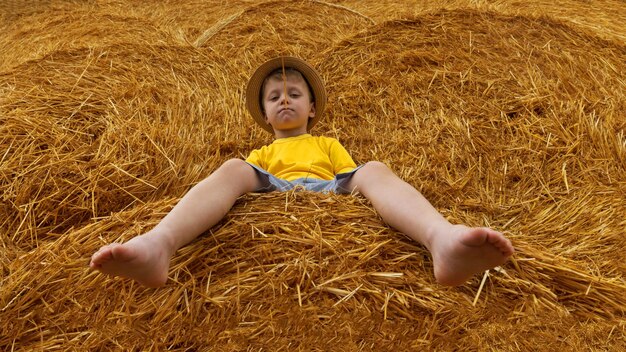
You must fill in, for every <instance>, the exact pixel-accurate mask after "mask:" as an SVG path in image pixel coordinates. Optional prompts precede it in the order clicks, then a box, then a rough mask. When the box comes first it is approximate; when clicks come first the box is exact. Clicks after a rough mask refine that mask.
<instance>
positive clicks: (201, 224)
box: [90, 57, 514, 287]
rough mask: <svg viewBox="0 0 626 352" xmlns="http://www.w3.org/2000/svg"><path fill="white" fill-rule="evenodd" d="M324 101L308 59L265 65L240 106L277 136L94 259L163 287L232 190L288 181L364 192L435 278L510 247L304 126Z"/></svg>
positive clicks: (490, 263) (457, 279) (449, 277)
mask: <svg viewBox="0 0 626 352" xmlns="http://www.w3.org/2000/svg"><path fill="white" fill-rule="evenodd" d="M325 104H326V92H325V89H324V85H323V82H322V80H321V78H320V76H319V75H318V74H317V72H316V71H315V70H314V69H313V68H312V67H311V66H309V65H308V64H307V63H305V62H304V61H302V60H300V59H297V58H293V57H279V58H275V59H273V60H270V61H268V62H266V63H264V64H263V65H261V66H260V67H259V68H258V69H257V70H256V71H255V73H254V74H253V75H252V77H251V78H250V81H249V82H248V87H247V91H246V105H247V107H248V110H249V111H250V114H251V115H252V117H253V118H254V119H255V120H256V122H257V123H259V124H260V125H261V127H263V128H264V129H265V130H267V131H268V132H271V133H274V135H275V137H276V139H275V141H274V142H273V143H272V144H270V145H269V146H265V147H263V148H261V149H257V150H254V151H252V153H251V154H250V156H249V157H248V159H246V161H243V160H240V159H231V160H228V161H226V162H225V163H224V164H223V165H222V166H220V167H219V168H218V169H217V170H216V171H215V172H214V173H213V174H211V175H210V176H209V177H207V178H206V179H204V180H203V181H201V182H200V183H198V184H197V185H195V186H194V187H193V188H192V189H191V190H189V192H188V193H187V194H186V195H185V196H184V197H183V198H182V199H181V200H180V202H179V203H178V204H177V205H176V206H175V207H174V208H173V209H172V211H171V212H170V213H169V214H167V215H166V216H165V217H164V218H163V220H161V222H160V223H159V224H158V225H157V226H156V227H155V228H154V229H152V230H150V231H149V232H147V233H146V234H143V235H141V236H137V237H135V238H133V239H131V240H129V241H128V242H126V243H124V244H110V245H107V246H104V247H102V248H101V249H100V250H99V251H97V252H96V253H95V254H94V255H93V256H92V258H91V263H90V267H91V268H94V269H97V270H100V271H101V272H103V273H106V274H109V275H115V276H123V277H127V278H131V279H134V280H136V281H138V282H139V283H141V284H143V285H145V286H148V287H158V286H161V285H163V284H165V282H166V280H167V273H168V269H169V263H170V258H171V257H172V256H173V255H174V253H175V252H176V250H178V248H180V247H182V246H183V245H185V244H187V243H189V242H191V241H192V240H193V239H195V238H196V237H197V236H199V235H200V234H201V233H203V232H204V231H206V230H207V229H209V228H211V227H212V226H213V225H215V224H216V223H217V222H218V221H220V220H221V219H222V217H224V215H226V213H227V212H228V211H229V210H230V208H231V207H232V206H233V204H234V203H235V201H236V200H237V198H238V197H240V196H241V195H243V194H246V193H248V192H254V191H256V192H259V191H272V190H279V191H284V190H288V189H292V188H294V187H303V188H305V189H308V190H312V191H321V192H329V191H332V192H337V193H350V192H352V191H358V192H360V193H361V194H363V195H364V196H365V197H366V198H367V199H369V201H370V202H371V203H372V204H373V206H374V208H375V209H376V211H377V212H378V213H379V214H380V216H381V217H382V218H383V220H384V221H385V222H386V223H387V224H388V225H390V226H391V227H393V228H395V229H396V230H398V231H401V232H403V233H404V234H406V235H408V236H409V237H411V238H412V239H414V240H416V241H418V242H419V243H421V244H422V245H424V246H425V247H426V248H427V249H428V250H429V251H430V253H431V255H432V257H433V264H434V275H435V278H436V280H437V281H438V282H439V283H440V284H443V285H450V286H455V285H461V284H463V283H464V282H465V281H466V280H467V279H469V278H470V277H471V276H473V275H474V274H476V273H480V272H483V271H484V270H487V269H490V268H493V267H495V266H498V265H501V264H502V263H504V262H505V261H506V260H507V259H508V258H509V257H510V256H511V255H512V254H513V252H514V249H513V246H512V245H511V242H510V241H509V240H508V239H506V238H505V237H504V236H503V235H502V234H501V233H499V232H496V231H494V230H491V229H488V228H469V227H466V226H463V225H452V224H450V223H449V222H448V221H447V220H446V219H445V218H444V217H443V216H442V215H441V214H439V212H437V210H436V209H435V208H434V207H433V206H432V205H431V204H430V203H429V202H428V201H427V200H426V199H425V198H424V197H423V196H422V195H421V194H420V193H419V192H418V191H417V190H416V189H415V188H413V187H412V186H410V185H409V184H408V183H406V182H404V181H402V180H401V179H400V178H398V177H397V176H396V175H395V174H394V173H393V172H392V171H391V170H390V169H389V168H387V166H385V165H384V164H382V163H380V162H368V163H366V164H364V165H362V166H360V167H358V168H357V167H356V165H355V164H354V162H353V161H352V158H351V157H350V155H349V154H348V153H347V152H346V150H345V149H344V148H343V147H342V146H341V144H339V142H338V141H337V140H336V139H333V138H327V137H313V136H311V135H310V134H308V131H309V130H310V129H311V128H312V127H313V126H314V125H315V124H316V123H317V122H318V121H319V119H320V117H321V115H322V113H323V111H324V106H325Z"/></svg>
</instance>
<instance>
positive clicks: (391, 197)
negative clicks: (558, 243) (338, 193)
mask: <svg viewBox="0 0 626 352" xmlns="http://www.w3.org/2000/svg"><path fill="white" fill-rule="evenodd" d="M348 187H350V189H356V190H357V191H358V192H360V193H362V194H363V195H364V196H365V197H366V198H368V199H369V200H370V201H371V202H372V204H373V205H374V208H375V209H376V211H377V212H378V213H379V214H380V216H381V217H382V218H383V220H384V221H385V222H386V223H387V224H389V225H390V226H391V227H393V228H395V229H396V230H398V231H401V232H403V233H404V234H406V235H408V236H409V237H411V238H412V239H414V240H416V241H418V242H419V243H421V244H423V245H424V246H426V248H428V250H429V251H430V253H431V255H432V256H433V263H434V272H435V278H436V279H437V281H438V282H439V283H441V284H443V285H450V286H455V285H461V284H463V283H464V282H465V281H467V279H469V278H470V277H471V276H472V275H474V274H476V273H479V272H482V271H484V270H487V269H491V268H493V267H495V266H498V265H500V264H502V263H504V262H505V261H506V260H507V259H508V257H510V256H511V255H512V254H513V251H514V250H513V246H512V245H511V242H510V241H509V240H508V239H507V238H506V237H504V236H503V235H502V234H501V233H499V232H496V231H494V230H491V229H488V228H468V227H466V226H463V225H452V224H450V223H449V222H448V221H447V220H446V219H445V218H444V217H443V216H442V215H441V214H440V213H439V212H438V211H437V210H436V209H435V208H434V207H433V206H432V205H431V204H430V203H429V202H428V200H426V198H424V196H422V195H421V194H420V193H419V192H418V191H417V190H416V189H415V188H413V187H412V186H411V185H409V184H408V183H406V182H404V181H402V180H401V179H400V178H398V177H397V176H396V175H395V174H394V173H393V172H392V171H391V170H389V168H387V166H385V165H384V164H382V163H379V162H369V163H367V164H366V165H365V166H363V167H362V168H361V169H359V170H358V171H357V172H356V173H355V174H354V175H353V176H352V179H351V180H350V182H349V184H348Z"/></svg>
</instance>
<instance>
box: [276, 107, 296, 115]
mask: <svg viewBox="0 0 626 352" xmlns="http://www.w3.org/2000/svg"><path fill="white" fill-rule="evenodd" d="M284 111H293V109H291V108H280V109H278V113H279V114H280V113H282V112H284Z"/></svg>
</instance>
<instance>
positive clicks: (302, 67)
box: [246, 56, 326, 134]
mask: <svg viewBox="0 0 626 352" xmlns="http://www.w3.org/2000/svg"><path fill="white" fill-rule="evenodd" d="M283 64H284V67H285V68H289V67H290V68H294V69H296V70H298V72H300V73H302V76H304V78H305V79H306V81H307V82H308V83H309V86H310V87H311V90H312V92H311V93H312V94H313V100H314V101H315V116H314V117H313V118H311V119H310V120H309V123H308V125H307V131H310V130H311V128H313V126H315V124H317V122H319V120H320V118H321V117H322V114H323V113H324V108H325V106H326V89H325V88H324V82H323V81H322V78H321V77H320V75H319V74H318V73H317V71H315V69H314V68H313V67H311V65H309V64H308V63H306V62H305V61H303V60H301V59H298V58H296V57H292V56H282V57H277V58H274V59H271V60H269V61H267V62H265V63H263V64H262V65H261V66H259V68H257V69H256V71H254V73H253V74H252V76H251V77H250V80H249V81H248V87H247V88H246V107H247V108H248V111H249V112H250V115H252V118H254V121H256V122H257V123H258V124H259V126H261V127H263V129H264V130H266V131H268V132H270V133H272V134H273V133H274V129H273V128H272V126H270V125H269V124H268V123H267V122H266V121H265V114H264V113H263V108H262V106H261V89H262V88H263V81H265V78H266V77H267V75H269V74H270V73H271V72H272V71H274V70H276V69H278V68H281V67H283Z"/></svg>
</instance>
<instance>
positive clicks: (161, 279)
mask: <svg viewBox="0 0 626 352" xmlns="http://www.w3.org/2000/svg"><path fill="white" fill-rule="evenodd" d="M172 254H173V253H171V251H169V250H168V248H167V246H166V245H164V244H163V242H162V241H159V240H158V237H156V236H154V235H151V234H144V235H141V236H137V237H135V238H133V239H131V240H130V241H128V242H126V243H124V244H117V243H114V244H109V245H106V246H104V247H102V248H100V250H98V251H97V252H96V253H94V254H93V255H92V256H91V262H90V263H89V266H90V267H91V268H92V269H96V270H99V271H101V272H103V273H105V274H108V275H112V276H121V277H125V278H129V279H133V280H135V281H137V282H139V283H140V284H142V285H144V286H147V287H159V286H163V285H164V284H165V282H166V281H167V272H168V269H169V265H170V258H171V256H172Z"/></svg>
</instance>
